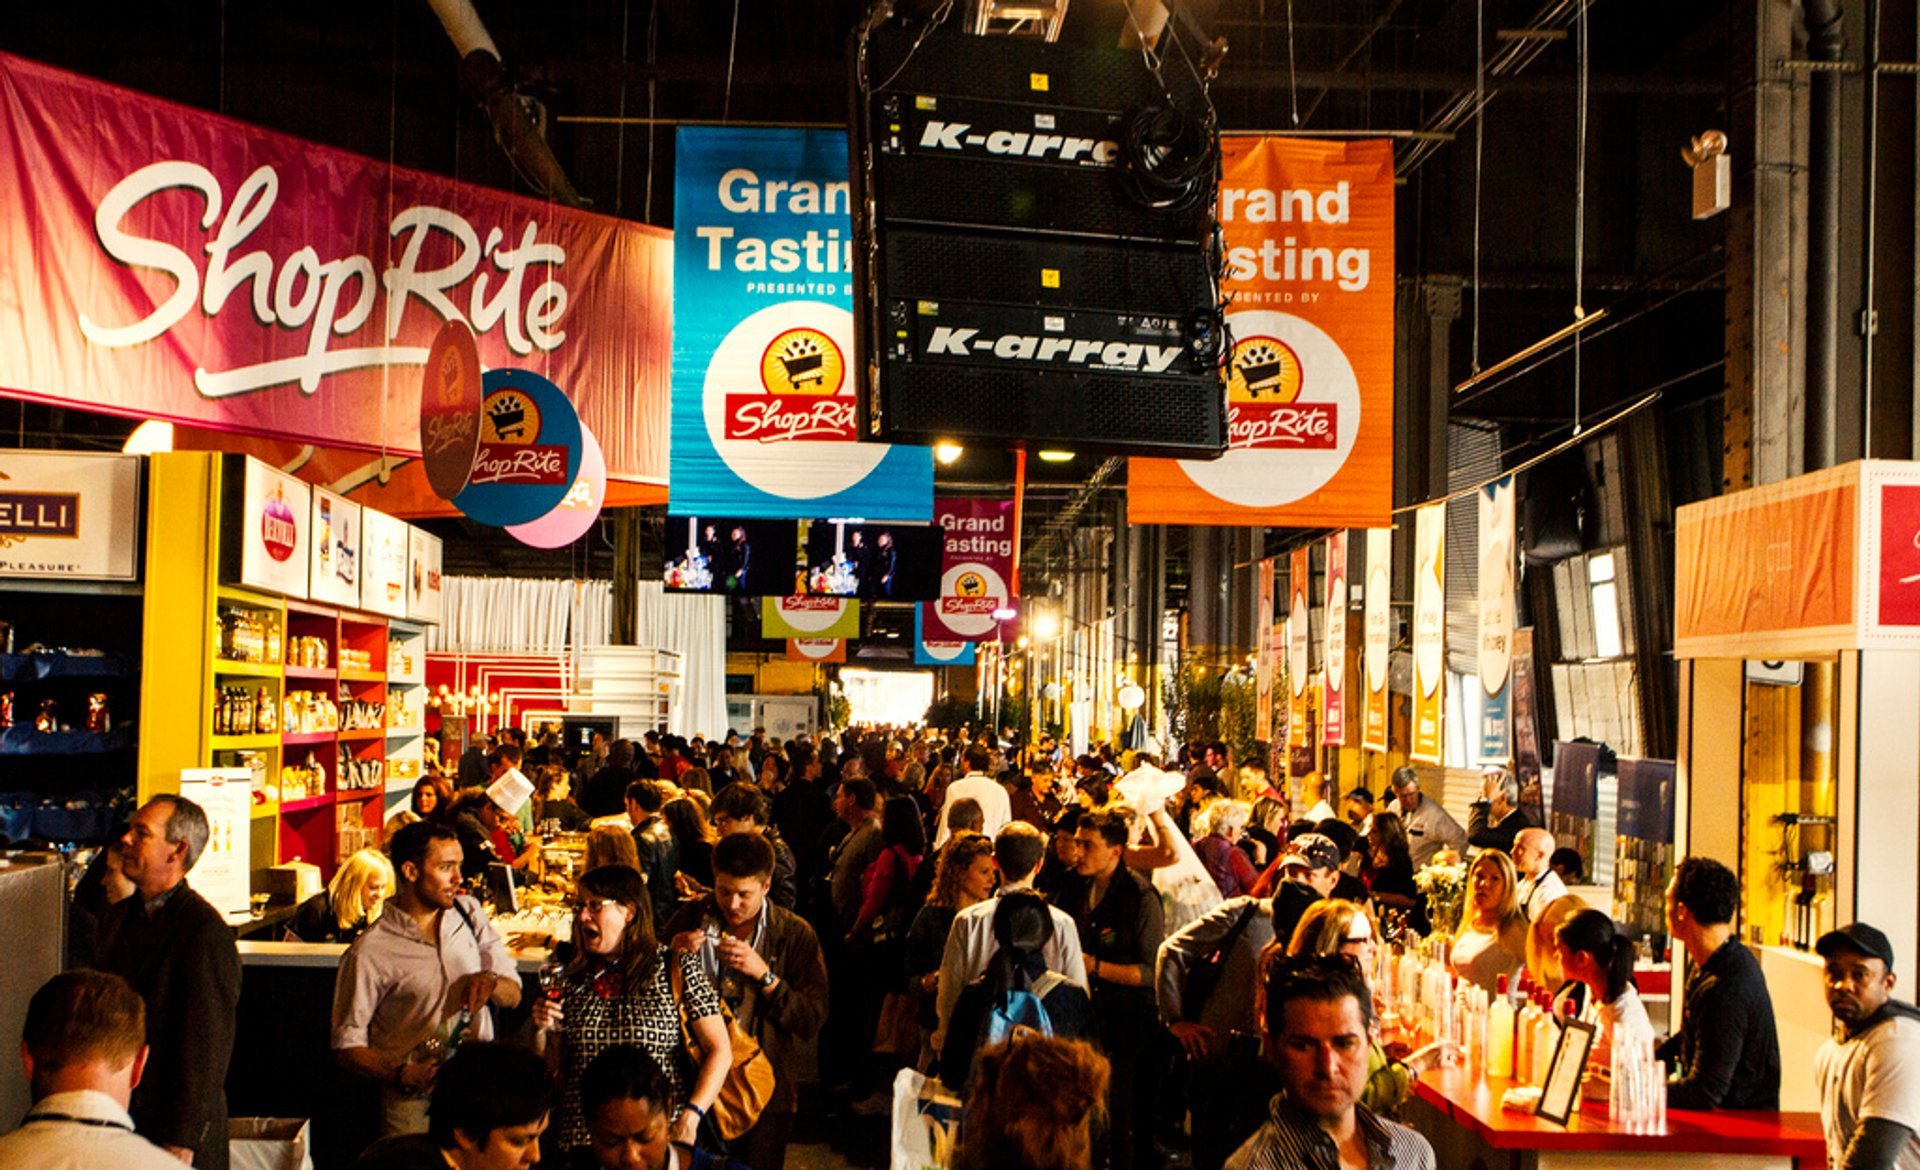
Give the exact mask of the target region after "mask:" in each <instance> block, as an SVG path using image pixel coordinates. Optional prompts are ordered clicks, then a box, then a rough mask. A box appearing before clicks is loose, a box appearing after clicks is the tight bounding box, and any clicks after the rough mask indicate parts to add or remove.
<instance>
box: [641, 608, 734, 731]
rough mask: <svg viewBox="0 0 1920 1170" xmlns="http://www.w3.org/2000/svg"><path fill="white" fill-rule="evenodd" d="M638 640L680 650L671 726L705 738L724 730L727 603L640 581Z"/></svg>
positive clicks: (664, 648)
mask: <svg viewBox="0 0 1920 1170" xmlns="http://www.w3.org/2000/svg"><path fill="white" fill-rule="evenodd" d="M638 604H639V614H638V618H639V620H638V622H637V623H636V625H635V633H636V635H637V636H636V638H635V641H637V642H638V643H639V644H640V645H642V646H652V647H654V648H655V649H658V650H672V651H674V652H675V653H677V654H679V655H680V704H679V712H678V714H677V717H676V722H675V726H674V728H673V731H674V732H675V733H676V734H678V735H704V736H707V737H709V738H711V737H713V736H716V735H725V734H726V733H727V608H726V607H727V602H726V599H725V598H723V597H702V596H700V595H698V594H690V593H668V592H667V591H666V588H665V586H663V585H662V584H661V583H660V582H658V581H642V582H640V598H639V603H638Z"/></svg>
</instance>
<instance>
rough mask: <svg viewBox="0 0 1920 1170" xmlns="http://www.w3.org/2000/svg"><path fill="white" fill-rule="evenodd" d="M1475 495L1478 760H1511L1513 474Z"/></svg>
mask: <svg viewBox="0 0 1920 1170" xmlns="http://www.w3.org/2000/svg"><path fill="white" fill-rule="evenodd" d="M1477 494H1478V496H1479V500H1480V687H1481V689H1482V690H1483V691H1484V692H1485V697H1484V698H1483V699H1482V700H1481V706H1480V762H1481V763H1483V764H1500V765H1502V766H1505V765H1507V764H1509V763H1511V762H1512V760H1513V725H1512V720H1511V718H1510V717H1509V711H1510V709H1511V702H1512V696H1513V687H1512V685H1511V683H1512V677H1513V672H1512V664H1513V566H1514V539H1513V535H1514V534H1513V477H1512V476H1511V475H1503V476H1501V477H1500V478H1499V479H1497V480H1494V481H1493V482H1492V483H1490V484H1488V485H1487V486H1486V487H1484V488H1481V489H1480V491H1479V492H1478V493H1477Z"/></svg>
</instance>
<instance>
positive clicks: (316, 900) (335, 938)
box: [287, 849, 393, 943]
mask: <svg viewBox="0 0 1920 1170" xmlns="http://www.w3.org/2000/svg"><path fill="white" fill-rule="evenodd" d="M391 893H393V863H392V862H390V861H388V860H387V855H386V854H384V853H382V852H380V851H379V850H378V849H362V850H361V851H360V852H358V853H356V854H354V855H353V856H352V857H349V858H347V859H346V860H345V861H344V862H341V864H340V868H339V869H338V870H336V871H335V872H334V875H333V880H332V881H331V882H328V883H327V888H326V889H325V890H322V891H321V892H320V893H318V894H315V895H314V896H313V897H311V898H308V899H307V900H306V901H305V902H303V903H301V905H300V909H299V910H297V911H295V912H294V915H293V921H292V922H291V923H289V924H288V927H287V930H288V933H289V934H291V935H292V936H293V938H294V939H295V940H297V941H299V942H317V943H350V942H352V941H353V940H354V939H355V938H357V937H358V936H359V934H360V932H361V931H363V930H365V929H366V928H367V927H369V926H372V925H373V921H374V919H376V918H378V917H380V908H381V907H382V906H383V905H385V904H386V901H387V895H389V894H391Z"/></svg>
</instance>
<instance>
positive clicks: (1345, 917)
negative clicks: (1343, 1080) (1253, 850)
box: [1255, 898, 1438, 1114]
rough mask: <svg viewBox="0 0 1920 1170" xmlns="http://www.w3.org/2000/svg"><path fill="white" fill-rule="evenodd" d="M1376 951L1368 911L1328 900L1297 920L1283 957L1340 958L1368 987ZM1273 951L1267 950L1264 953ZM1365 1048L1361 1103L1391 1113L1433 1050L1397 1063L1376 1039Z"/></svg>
mask: <svg viewBox="0 0 1920 1170" xmlns="http://www.w3.org/2000/svg"><path fill="white" fill-rule="evenodd" d="M1379 946H1380V931H1379V929H1378V928H1377V927H1376V926H1375V925H1374V921H1373V913H1372V911H1370V910H1368V909H1367V908H1366V907H1365V906H1362V905H1360V904H1359V903H1357V902H1349V901H1346V900H1345V899H1342V898H1327V899H1323V900H1321V901H1319V902H1315V903H1314V904H1313V905H1312V906H1310V907H1308V908H1307V912H1306V913H1305V914H1302V915H1301V916H1300V922H1299V925H1297V926H1295V927H1294V928H1293V940H1292V941H1291V942H1289V943H1288V944H1287V951H1286V953H1287V957H1288V958H1292V957H1294V956H1297V955H1345V956H1346V957H1347V958H1349V959H1352V960H1353V961H1354V963H1355V965H1357V966H1358V967H1359V968H1360V973H1361V974H1362V975H1364V976H1366V978H1367V980H1368V983H1369V985H1371V983H1372V980H1373V964H1374V959H1375V957H1376V956H1377V954H1378V952H1379ZM1273 949H1274V948H1269V951H1270V952H1271V951H1272V950H1273ZM1276 957H1277V956H1275V955H1273V954H1271V953H1270V954H1268V955H1267V956H1265V959H1266V960H1267V961H1272V960H1273V959H1275V958H1276ZM1260 969H1261V970H1262V971H1264V970H1266V962H1262V963H1261V968H1260ZM1260 986H1261V987H1262V988H1264V987H1265V986H1266V980H1265V979H1262V980H1261V981H1260ZM1255 1018H1256V1019H1260V1020H1264V1019H1266V1018H1267V1009H1266V1004H1265V1003H1261V1004H1260V1005H1259V1006H1258V1012H1257V1014H1256V1016H1255ZM1370 1043H1371V1049H1372V1050H1371V1051H1370V1052H1368V1054H1367V1087H1366V1089H1365V1090H1364V1091H1363V1092H1362V1093H1361V1094H1360V1103H1361V1104H1362V1105H1365V1106H1366V1107H1367V1108H1369V1109H1371V1110H1373V1111H1374V1112H1375V1113H1382V1114H1387V1113H1392V1112H1393V1111H1394V1110H1396V1109H1398V1108H1399V1107H1400V1106H1401V1104H1402V1103H1403V1102H1405V1101H1406V1099H1407V1096H1408V1094H1410V1093H1411V1092H1412V1091H1413V1079H1414V1077H1415V1076H1417V1075H1418V1072H1419V1069H1421V1068H1424V1067H1425V1066H1426V1065H1428V1064H1429V1063H1431V1062H1432V1061H1433V1059H1434V1058H1435V1057H1436V1055H1437V1053H1438V1049H1437V1048H1434V1047H1431V1046H1430V1047H1428V1048H1423V1049H1421V1050H1420V1051H1419V1052H1417V1053H1414V1054H1413V1055H1411V1056H1408V1057H1407V1058H1406V1059H1405V1060H1404V1061H1400V1060H1395V1059H1393V1058H1392V1057H1391V1056H1388V1055H1387V1050H1386V1049H1385V1048H1384V1047H1383V1046H1382V1045H1381V1043H1380V1040H1379V1038H1378V1037H1374V1038H1373V1039H1372V1041H1371V1042H1370Z"/></svg>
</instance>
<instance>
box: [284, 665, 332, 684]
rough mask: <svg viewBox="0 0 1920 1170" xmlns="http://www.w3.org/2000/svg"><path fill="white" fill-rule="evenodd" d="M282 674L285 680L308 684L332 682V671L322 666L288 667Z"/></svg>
mask: <svg viewBox="0 0 1920 1170" xmlns="http://www.w3.org/2000/svg"><path fill="white" fill-rule="evenodd" d="M282 673H283V674H284V675H286V677H287V678H290V679H297V680H304V681H309V682H332V681H333V671H331V670H329V669H327V668H326V667H324V666H288V667H286V668H285V669H284V670H283V671H282Z"/></svg>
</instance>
